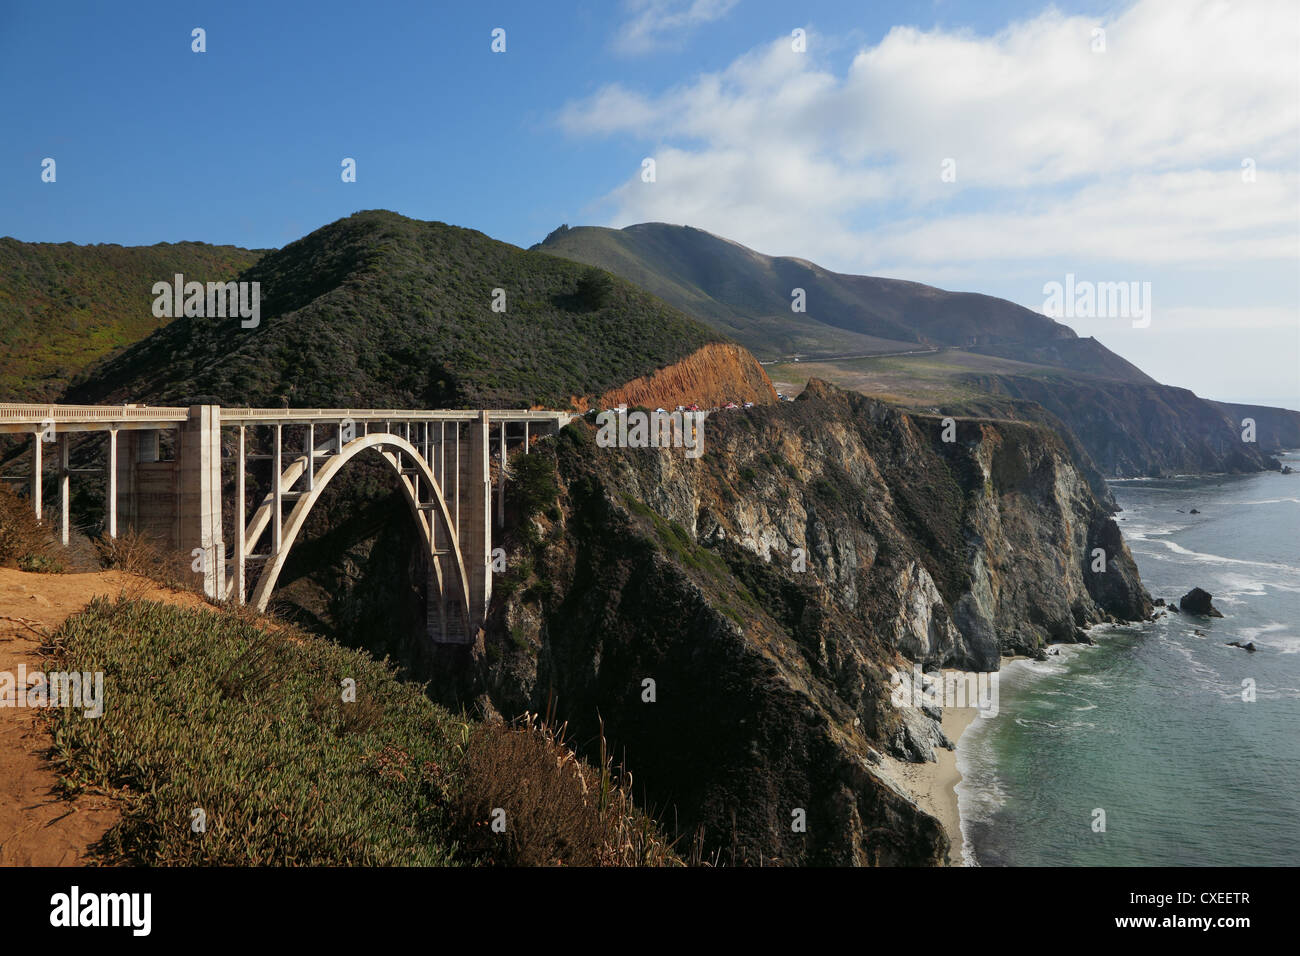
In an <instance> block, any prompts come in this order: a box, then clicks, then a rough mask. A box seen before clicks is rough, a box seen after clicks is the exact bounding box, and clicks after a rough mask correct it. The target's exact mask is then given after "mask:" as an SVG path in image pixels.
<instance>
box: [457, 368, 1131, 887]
mask: <svg viewBox="0 0 1300 956" xmlns="http://www.w3.org/2000/svg"><path fill="white" fill-rule="evenodd" d="M705 430H706V440H705V446H704V447H705V452H704V455H703V456H702V457H700V458H698V459H689V458H686V457H685V456H683V455H682V454H681V453H680V452H665V451H659V450H652V449H604V448H598V447H597V446H596V444H595V442H594V440H593V435H594V427H593V426H592V425H591V424H590V423H589V422H584V421H579V422H576V423H574V424H573V425H571V426H570V427H569V428H567V429H565V430H564V431H563V432H562V433H561V434H560V436H558V437H557V438H556V439H554V440H548V441H547V442H545V443H543V444H541V445H539V446H537V447H536V448H535V449H534V452H533V454H534V455H536V456H540V457H539V458H538V459H537V460H535V461H533V462H532V463H531V464H530V466H529V467H530V468H540V467H542V466H543V463H544V462H545V463H549V462H551V461H553V462H554V466H555V477H556V482H557V487H558V497H557V498H556V499H555V500H554V501H548V502H533V503H532V504H529V503H527V502H525V501H522V500H517V501H516V503H515V505H514V506H513V507H512V511H513V513H514V520H515V529H514V530H513V531H512V532H511V533H510V534H509V535H508V536H507V541H506V544H507V551H508V554H509V559H508V566H509V567H510V569H511V571H509V572H508V573H507V574H506V576H505V577H504V579H503V580H501V582H500V585H499V587H498V588H497V592H496V595H495V598H494V604H493V610H492V615H491V618H490V621H489V626H488V628H487V630H486V633H485V636H484V637H483V639H482V641H481V643H480V644H479V645H478V646H477V647H476V648H475V649H474V650H473V652H472V655H471V656H472V660H471V661H470V666H469V667H468V668H466V669H463V670H462V672H461V683H460V685H459V686H458V687H456V688H455V691H456V692H457V693H459V694H465V693H470V694H477V695H478V700H479V702H480V703H481V704H482V706H483V707H484V708H485V709H486V710H488V711H489V712H491V711H496V712H499V713H501V714H502V715H504V716H514V715H515V714H517V713H519V712H521V711H523V710H526V709H527V710H534V711H538V710H543V709H545V708H546V706H547V702H548V701H551V702H555V705H556V709H557V711H558V714H559V716H560V717H561V718H562V719H565V720H567V721H568V722H569V727H570V730H571V737H572V739H575V740H579V741H591V740H595V739H597V737H598V735H599V733H600V731H601V728H602V726H603V730H604V734H605V736H606V738H607V740H608V742H609V745H610V747H611V752H612V753H614V754H617V755H619V759H620V760H625V761H626V765H627V767H628V769H630V770H631V771H632V772H633V774H634V777H635V780H636V782H637V783H636V787H637V791H638V793H641V792H644V793H645V794H646V796H647V800H648V803H649V805H650V806H652V807H653V808H655V809H656V810H657V811H659V812H660V813H662V814H664V815H665V818H666V819H668V820H670V821H674V825H675V826H676V827H677V828H678V831H679V834H680V835H682V836H683V838H684V839H685V840H686V841H688V842H689V841H693V840H695V839H697V838H698V839H699V840H700V845H701V846H702V847H703V848H704V850H705V852H706V855H707V854H710V853H715V852H716V853H721V854H722V858H723V859H728V860H730V859H735V860H736V861H737V862H742V861H744V862H753V863H757V862H760V861H764V862H778V863H821V864H926V863H938V862H942V861H943V860H944V859H945V858H946V857H947V855H948V854H949V852H950V847H949V845H948V840H947V837H946V836H945V835H944V832H943V830H942V827H941V826H940V825H939V823H938V821H936V820H935V819H934V818H933V817H931V816H929V815H928V814H926V813H925V812H923V811H922V810H921V809H920V808H919V807H917V805H916V804H915V803H913V802H912V801H911V800H910V799H909V798H908V797H907V796H906V795H905V794H904V793H903V792H902V791H901V790H900V789H899V788H898V787H897V786H895V785H894V784H893V782H892V781H891V780H890V779H889V778H888V777H887V776H886V775H885V774H884V772H883V771H882V769H881V768H880V766H879V752H881V751H890V752H892V753H894V754H895V755H896V756H900V757H903V758H904V759H911V760H922V759H927V758H928V757H929V756H931V755H932V753H933V748H934V747H936V746H940V747H942V746H946V745H947V740H946V738H945V737H944V736H943V734H942V731H940V730H939V728H938V726H937V724H936V723H935V720H934V717H935V716H937V711H936V712H934V713H927V712H926V708H910V707H896V706H894V705H893V704H891V702H890V674H891V672H893V671H896V670H907V669H910V668H911V666H912V662H920V663H922V664H924V665H926V666H943V665H955V666H962V667H969V668H974V669H984V670H987V669H994V668H997V667H998V664H999V660H1000V657H1001V656H1002V655H1003V654H1008V653H1041V652H1042V648H1043V646H1044V645H1045V644H1046V643H1048V642H1059V641H1074V640H1076V638H1077V637H1078V636H1079V635H1080V634H1081V632H1080V630H1079V628H1081V627H1083V626H1086V625H1088V624H1091V623H1095V622H1099V621H1109V620H1117V619H1140V618H1145V617H1146V616H1147V615H1149V614H1150V613H1151V603H1150V599H1149V598H1148V596H1147V594H1146V592H1145V591H1144V590H1143V588H1142V586H1141V583H1140V582H1139V580H1138V577H1137V572H1136V569H1135V567H1134V565H1133V561H1132V558H1131V556H1130V555H1129V553H1128V551H1127V549H1126V548H1125V546H1124V543H1123V541H1122V539H1121V538H1120V535H1119V531H1118V529H1117V527H1116V525H1115V523H1114V521H1113V520H1112V519H1111V518H1110V516H1109V514H1108V512H1107V509H1106V507H1105V506H1104V505H1103V504H1102V503H1100V502H1099V501H1098V500H1097V499H1096V497H1095V496H1094V494H1093V492H1092V490H1091V488H1090V486H1089V484H1088V482H1087V480H1086V479H1085V478H1084V477H1083V476H1082V475H1081V473H1080V471H1079V468H1078V467H1077V466H1076V465H1075V463H1074V462H1073V460H1072V458H1071V456H1070V454H1069V451H1068V448H1067V446H1066V445H1065V444H1064V443H1063V442H1062V441H1061V439H1059V438H1058V437H1057V436H1056V435H1054V434H1053V433H1052V432H1051V431H1050V430H1049V429H1046V428H1044V427H1041V426H1035V425H1027V424H1022V423H1015V422H1010V423H1008V422H998V423H993V422H987V421H961V422H958V423H957V427H956V435H955V439H956V440H955V441H952V442H947V441H944V440H943V435H944V428H943V424H942V421H941V420H940V419H938V418H934V419H929V418H917V417H912V416H908V415H906V414H903V413H901V412H899V411H898V410H896V409H894V408H892V407H890V406H887V405H884V404H881V403H879V402H876V401H873V400H871V399H868V398H865V397H863V396H861V395H857V394H855V393H851V392H844V391H841V390H839V389H837V388H834V387H832V386H828V385H825V384H824V383H818V382H814V383H811V384H810V386H809V387H808V389H807V390H806V391H805V392H804V394H803V395H802V396H801V398H800V400H799V401H797V402H794V403H782V404H779V405H774V406H767V407H756V408H754V409H751V410H748V411H735V412H725V413H717V414H714V415H712V416H710V417H709V418H708V420H707V421H706V422H705ZM929 709H930V710H931V711H933V710H934V708H929ZM598 715H599V720H598ZM601 721H603V724H602V723H601ZM873 754H874V756H873ZM643 788H644V790H643ZM796 811H803V812H804V814H805V815H806V819H807V821H808V824H807V829H806V832H803V831H800V830H799V829H797V828H794V827H792V823H791V821H792V815H796Z"/></svg>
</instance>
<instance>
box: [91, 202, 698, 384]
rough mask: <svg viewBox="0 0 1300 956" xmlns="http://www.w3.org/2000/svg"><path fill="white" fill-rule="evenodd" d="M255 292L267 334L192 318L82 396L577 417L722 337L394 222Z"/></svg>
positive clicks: (602, 283) (546, 268)
mask: <svg viewBox="0 0 1300 956" xmlns="http://www.w3.org/2000/svg"><path fill="white" fill-rule="evenodd" d="M240 279H241V280H244V281H248V282H260V283H261V292H262V314H261V322H260V325H259V326H258V327H257V328H250V329H244V328H241V327H240V322H239V320H237V319H207V318H202V319H200V318H180V319H177V320H176V321H174V322H173V323H171V324H170V325H168V326H167V327H166V328H163V329H161V330H159V331H158V332H156V333H154V334H153V335H151V336H150V337H149V338H148V339H146V340H145V341H143V342H140V343H138V344H137V345H135V346H133V347H132V348H130V349H128V350H127V351H125V352H124V353H122V354H121V355H119V356H117V357H115V358H114V359H112V360H111V361H109V362H108V363H106V364H105V365H104V366H103V367H101V368H99V369H97V370H96V371H95V372H94V374H93V375H91V376H90V377H89V378H88V379H87V380H86V381H84V382H82V383H80V384H79V385H78V387H76V388H74V389H73V390H72V392H71V395H70V397H71V398H72V399H73V400H75V401H87V402H100V401H122V400H139V399H147V400H149V401H151V402H154V403H164V402H165V403H173V404H186V403H189V402H194V401H211V402H216V403H220V404H240V405H243V404H250V405H267V406H279V405H287V406H292V407H307V408H311V407H322V406H324V407H340V406H345V407H415V408H419V407H455V406H459V407H488V408H491V407H502V406H519V405H548V406H551V407H566V406H567V405H568V403H569V400H570V397H571V396H575V395H576V396H588V395H589V396H597V395H600V394H602V393H604V392H605V391H608V390H609V389H611V388H614V387H616V386H618V385H621V384H622V383H624V382H626V381H628V380H629V379H632V378H636V377H637V376H640V375H647V374H650V373H651V372H653V371H655V370H656V369H658V368H661V367H663V366H665V365H668V364H670V363H672V362H674V361H677V360H678V359H681V358H683V357H685V356H687V355H689V354H691V353H692V352H694V351H695V350H696V349H698V348H699V347H700V346H702V345H704V344H706V343H708V342H713V341H719V340H720V339H721V337H720V336H719V335H718V334H717V333H716V332H713V331H711V330H709V329H707V328H706V327H704V326H702V325H700V324H699V323H697V322H695V321H693V320H691V319H690V318H688V317H687V316H685V315H683V314H682V313H680V312H678V311H677V310H675V309H673V308H672V307H670V306H669V305H666V304H665V303H663V302H661V301H659V300H658V299H655V298H654V297H653V296H651V295H649V294H647V293H645V292H643V291H641V290H640V289H637V288H635V287H634V286H632V285H631V284H629V283H628V282H625V281H622V280H618V279H613V278H611V277H608V276H605V275H603V274H601V273H598V272H597V273H593V270H591V269H590V268H586V267H583V266H581V265H577V264H575V263H571V262H567V261H564V260H561V259H557V258H555V257H553V256H547V255H543V254H539V253H536V252H526V251H524V250H522V249H519V248H517V247H515V246H511V245H509V244H507V243H504V242H498V241H496V240H494V239H490V238H489V237H487V236H485V235H483V233H481V232H475V231H474V230H470V229H461V228H457V227H455V226H449V225H446V224H444V223H440V222H422V221H419V220H414V219H408V218H406V217H404V216H399V215H397V214H396V213H391V212H385V211H370V212H360V213H357V214H355V215H353V216H350V217H348V218H346V219H342V220H339V221H337V222H334V223H331V224H330V225H327V226H324V227H322V228H320V229H318V230H316V231H315V232H313V233H311V234H310V235H308V236H306V237H304V238H302V239H300V240H298V241H296V242H293V243H290V244H289V245H287V246H285V247H284V248H283V249H280V250H277V251H275V252H271V253H268V254H267V255H266V256H265V257H264V258H263V259H261V260H260V261H259V262H258V263H257V264H256V265H255V266H253V267H252V268H250V269H248V270H246V271H245V272H244V273H243V274H242V275H241V276H240ZM494 290H501V293H497V292H495V291H494ZM494 302H497V303H502V304H503V306H504V311H494V309H493V305H494Z"/></svg>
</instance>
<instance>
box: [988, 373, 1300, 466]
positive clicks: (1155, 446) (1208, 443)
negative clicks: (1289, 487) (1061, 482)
mask: <svg viewBox="0 0 1300 956" xmlns="http://www.w3.org/2000/svg"><path fill="white" fill-rule="evenodd" d="M968 381H969V382H970V383H971V384H973V385H976V386H977V387H978V388H980V389H982V390H985V391H988V392H989V393H991V394H994V395H1008V396H1011V397H1013V398H1017V399H1026V400H1029V401H1033V402H1037V403H1038V404H1039V405H1041V406H1043V407H1044V408H1046V409H1047V410H1048V411H1049V412H1051V413H1052V414H1053V415H1055V416H1056V417H1057V418H1059V419H1060V420H1061V421H1062V422H1064V423H1065V424H1066V425H1067V426H1068V427H1069V429H1070V430H1071V431H1072V432H1073V433H1074V434H1075V435H1076V436H1077V437H1078V439H1079V441H1080V442H1081V443H1082V444H1083V446H1084V447H1085V448H1086V449H1087V450H1088V453H1089V454H1090V455H1091V456H1092V458H1093V460H1094V461H1095V462H1096V463H1097V466H1098V467H1099V468H1100V469H1101V470H1102V472H1103V473H1105V474H1106V475H1108V476H1110V477H1116V478H1138V477H1146V476H1151V477H1155V476H1159V475H1185V474H1208V473H1231V472H1254V471H1263V470H1265V469H1276V468H1277V467H1278V465H1277V462H1276V461H1274V460H1273V459H1272V458H1271V457H1270V455H1269V451H1273V450H1276V449H1277V447H1278V445H1277V443H1276V441H1275V440H1274V439H1276V438H1277V437H1280V436H1282V435H1286V434H1290V433H1291V430H1292V429H1295V428H1296V427H1297V425H1296V423H1295V422H1293V421H1292V419H1291V418H1290V417H1289V416H1295V415H1296V413H1294V412H1286V411H1285V410H1284V409H1271V410H1270V409H1255V411H1259V412H1267V411H1273V412H1276V413H1278V414H1276V415H1273V416H1268V417H1267V418H1266V420H1267V422H1269V423H1270V428H1267V429H1264V437H1263V438H1259V439H1257V441H1256V442H1254V443H1249V442H1244V441H1242V436H1241V431H1242V429H1241V425H1240V419H1241V417H1243V416H1241V415H1236V416H1235V418H1234V412H1233V411H1232V409H1234V408H1246V406H1227V405H1223V404H1220V403H1215V402H1209V401H1206V400H1205V399H1203V398H1200V397H1198V396H1197V395H1196V394H1194V393H1193V392H1190V391H1188V390H1187V389H1185V388H1175V387H1173V386H1170V385H1156V384H1144V383H1135V382H1118V381H1109V380H1102V379H1095V380H1088V379H1084V378H1082V377H1080V378H1074V379H1071V380H1070V381H1068V382H1062V381H1054V380H1052V379H1051V378H1050V377H1041V376H1020V375H978V376H970V377H969V379H968ZM1297 418H1300V416H1297ZM1269 440H1274V442H1273V444H1272V445H1270V444H1268V443H1267V441H1269Z"/></svg>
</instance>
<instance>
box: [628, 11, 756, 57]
mask: <svg viewBox="0 0 1300 956" xmlns="http://www.w3.org/2000/svg"><path fill="white" fill-rule="evenodd" d="M739 2H740V0H684V2H683V0H628V2H627V3H625V4H624V6H625V7H626V8H627V10H628V12H629V13H630V14H631V19H629V20H628V21H627V22H626V23H624V24H623V26H622V27H621V28H620V29H619V31H618V34H617V36H615V38H614V46H615V48H616V49H618V50H619V51H621V52H623V53H646V52H649V51H650V50H652V49H654V48H655V47H657V46H660V45H662V44H664V43H667V42H670V41H672V40H676V39H680V37H681V35H682V34H683V33H685V32H686V31H689V30H692V29H694V28H695V27H698V26H700V25H702V24H705V23H712V22H713V21H715V20H720V19H721V18H722V17H724V16H726V15H727V14H728V13H729V12H730V11H731V8H732V7H734V6H735V5H736V4H737V3H739Z"/></svg>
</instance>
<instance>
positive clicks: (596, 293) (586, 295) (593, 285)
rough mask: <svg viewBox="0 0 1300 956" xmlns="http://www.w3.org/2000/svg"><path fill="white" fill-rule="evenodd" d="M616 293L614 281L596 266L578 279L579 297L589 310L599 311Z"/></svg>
mask: <svg viewBox="0 0 1300 956" xmlns="http://www.w3.org/2000/svg"><path fill="white" fill-rule="evenodd" d="M613 292H614V280H613V279H611V278H610V277H609V273H608V272H606V271H605V270H604V269H597V268H595V267H594V266H593V267H592V268H590V269H588V270H587V271H585V272H584V273H583V274H582V275H581V276H580V277H579V279H578V288H577V293H576V294H577V296H578V301H579V302H581V303H582V304H583V305H584V306H586V307H587V308H588V309H599V308H602V307H604V305H605V304H606V303H607V302H609V297H610V296H611V295H612V294H613Z"/></svg>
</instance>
